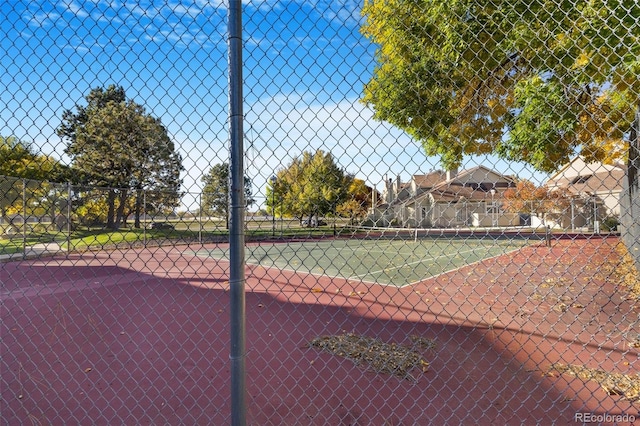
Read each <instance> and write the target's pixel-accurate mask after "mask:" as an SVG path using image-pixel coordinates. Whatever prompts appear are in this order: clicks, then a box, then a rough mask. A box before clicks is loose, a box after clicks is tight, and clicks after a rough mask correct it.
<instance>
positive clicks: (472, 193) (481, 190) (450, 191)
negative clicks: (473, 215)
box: [403, 165, 515, 203]
mask: <svg viewBox="0 0 640 426" xmlns="http://www.w3.org/2000/svg"><path fill="white" fill-rule="evenodd" d="M477 172H481V174H482V172H484V175H485V178H486V179H487V180H483V181H480V182H478V181H476V180H475V179H473V176H474V175H476V176H477ZM489 175H493V176H494V177H495V178H496V179H494V180H495V181H496V182H495V183H494V182H491V181H490V180H489V179H488V177H489ZM512 186H515V180H514V178H512V177H511V176H505V175H503V174H501V173H498V172H496V171H495V170H491V169H489V168H487V167H485V166H482V165H480V166H476V167H473V168H471V169H466V170H461V171H460V172H459V173H458V174H456V175H455V176H454V177H453V178H451V179H449V180H447V181H441V182H440V183H438V184H436V185H434V186H433V187H432V188H431V189H429V190H428V191H426V192H424V193H422V194H419V195H417V196H415V197H413V198H412V199H410V200H403V201H404V202H405V203H406V202H416V201H419V200H421V199H423V198H425V197H428V196H429V195H431V196H433V197H434V199H435V200H436V201H458V200H460V199H461V198H463V199H466V200H470V201H483V200H486V199H488V198H490V197H491V190H492V189H495V190H496V197H500V194H501V193H502V192H504V191H505V190H506V189H507V188H509V187H512Z"/></svg>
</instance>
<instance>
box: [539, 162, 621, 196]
mask: <svg viewBox="0 0 640 426" xmlns="http://www.w3.org/2000/svg"><path fill="white" fill-rule="evenodd" d="M625 176H626V167H625V166H621V165H607V164H603V163H597V162H596V163H587V162H585V161H584V160H583V159H582V158H581V157H576V158H574V159H573V160H571V161H570V162H569V163H568V164H566V165H565V166H563V167H562V168H561V169H560V170H559V171H558V172H557V173H556V174H555V175H553V176H552V177H551V178H549V180H548V181H547V183H546V184H545V185H546V186H547V187H549V188H564V189H566V190H568V191H569V192H571V193H573V194H581V193H582V194H585V193H589V194H598V193H610V192H613V193H615V192H620V191H622V185H623V181H624V179H625Z"/></svg>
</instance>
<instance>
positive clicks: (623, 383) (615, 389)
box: [549, 364, 640, 401]
mask: <svg viewBox="0 0 640 426" xmlns="http://www.w3.org/2000/svg"><path fill="white" fill-rule="evenodd" d="M555 372H557V373H563V374H568V375H570V376H573V377H578V378H580V379H583V380H593V381H594V382H596V383H598V384H599V385H600V387H601V388H602V389H604V391H605V392H607V393H608V394H609V395H621V396H622V397H623V398H625V399H627V400H629V401H640V375H638V374H621V373H609V372H607V371H604V370H599V369H597V368H588V367H585V366H583V365H564V364H553V365H552V366H551V368H550V369H549V374H550V375H553V374H554V373H555Z"/></svg>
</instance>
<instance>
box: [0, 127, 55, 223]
mask: <svg viewBox="0 0 640 426" xmlns="http://www.w3.org/2000/svg"><path fill="white" fill-rule="evenodd" d="M67 178H68V170H67V168H66V167H65V166H64V165H62V164H61V163H60V162H59V161H57V160H56V159H54V158H52V157H51V156H48V155H44V154H40V153H37V152H36V150H34V149H33V147H32V146H31V145H30V144H29V143H26V142H23V141H21V140H19V139H18V138H15V137H13V136H8V137H4V136H0V217H2V219H3V221H4V222H5V223H10V220H9V215H10V214H16V213H21V214H23V213H24V212H25V208H27V212H26V213H27V214H40V215H41V214H43V212H42V211H41V210H42V208H43V207H44V206H46V205H47V204H48V206H49V207H45V208H46V209H47V211H48V210H51V216H52V217H53V216H55V207H56V202H55V201H56V191H55V188H54V187H55V185H53V184H50V183H48V182H56V181H58V182H59V181H65V180H66V179H67ZM43 181H48V182H43ZM25 185H26V188H27V191H26V193H25V192H23V189H24V187H25ZM25 195H26V196H27V198H28V200H29V202H28V203H27V206H25V205H24V204H23V201H24V198H25Z"/></svg>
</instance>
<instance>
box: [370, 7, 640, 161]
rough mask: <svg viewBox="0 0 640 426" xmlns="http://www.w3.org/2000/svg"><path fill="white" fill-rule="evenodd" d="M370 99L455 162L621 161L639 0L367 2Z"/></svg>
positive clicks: (638, 79)
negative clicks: (487, 157)
mask: <svg viewBox="0 0 640 426" xmlns="http://www.w3.org/2000/svg"><path fill="white" fill-rule="evenodd" d="M362 13H363V16H364V17H365V19H366V22H365V24H364V25H363V27H362V32H363V34H364V35H365V36H366V37H368V38H369V39H371V40H372V41H373V42H374V43H376V44H378V46H379V48H378V50H377V52H376V59H377V66H376V68H375V70H374V73H373V76H372V78H371V80H370V81H369V83H368V84H366V86H365V90H364V97H363V102H365V103H366V104H367V105H370V106H372V107H373V109H374V111H375V117H376V118H377V119H380V120H385V121H388V122H390V123H392V124H394V125H396V126H398V127H400V128H402V129H404V130H405V131H407V132H408V133H409V134H410V135H412V136H413V137H415V138H416V139H417V140H419V141H421V143H422V145H423V146H424V149H425V151H426V153H427V154H428V155H438V156H440V157H441V159H442V162H443V163H444V165H445V166H449V167H451V166H455V165H457V164H459V163H460V162H461V161H462V157H463V156H464V155H465V154H484V153H495V154H498V155H499V156H500V157H502V158H504V159H508V160H514V161H524V162H526V163H529V164H531V165H533V166H535V167H536V168H537V169H539V170H543V171H551V170H554V169H556V168H557V167H558V166H559V165H561V164H563V163H565V162H567V161H568V159H569V158H570V157H571V156H572V155H574V154H575V153H576V152H580V153H581V154H582V155H583V156H585V157H586V158H587V159H593V160H604V161H606V160H613V159H615V158H616V157H619V156H621V155H622V154H623V153H624V152H625V151H626V143H625V140H624V136H625V133H626V132H628V130H629V125H630V123H631V121H632V119H633V112H634V109H635V108H636V105H638V104H639V97H640V96H639V95H640V26H639V25H638V22H637V17H638V16H640V4H638V2H637V1H636V0H618V1H608V0H591V1H564V0H562V1H558V0H533V1H532V0H493V1H484V0H482V1H481V0H365V5H364V7H363V10H362Z"/></svg>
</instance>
